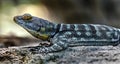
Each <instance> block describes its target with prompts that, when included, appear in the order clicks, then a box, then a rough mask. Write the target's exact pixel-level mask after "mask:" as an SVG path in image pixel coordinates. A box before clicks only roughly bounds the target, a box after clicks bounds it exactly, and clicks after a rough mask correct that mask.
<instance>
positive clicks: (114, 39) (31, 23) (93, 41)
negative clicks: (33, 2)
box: [14, 14, 120, 53]
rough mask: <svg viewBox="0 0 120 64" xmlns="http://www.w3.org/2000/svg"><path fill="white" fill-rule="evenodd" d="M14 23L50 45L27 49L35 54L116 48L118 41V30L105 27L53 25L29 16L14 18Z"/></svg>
mask: <svg viewBox="0 0 120 64" xmlns="http://www.w3.org/2000/svg"><path fill="white" fill-rule="evenodd" d="M14 21H15V22H16V23H17V24H18V25H20V26H22V27H23V28H24V29H26V30H27V31H28V32H29V33H30V34H32V35H33V36H34V37H36V38H39V39H41V40H44V41H49V42H50V43H52V45H51V46H48V47H46V46H35V47H28V48H29V49H30V50H31V51H34V52H35V53H48V52H57V51H61V50H65V49H66V48H68V47H74V46H108V45H113V46H116V45H118V44H119V40H120V38H119V37H120V36H119V34H120V29H118V28H114V27H111V26H106V25H99V24H55V23H52V22H49V21H47V20H44V19H41V18H38V17H35V16H32V15H30V14H24V15H21V16H15V17H14Z"/></svg>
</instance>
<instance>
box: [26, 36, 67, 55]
mask: <svg viewBox="0 0 120 64" xmlns="http://www.w3.org/2000/svg"><path fill="white" fill-rule="evenodd" d="M51 42H52V43H53V45H51V46H48V47H46V46H34V47H26V48H28V49H29V50H30V51H31V52H33V53H35V54H36V53H50V52H57V51H61V50H64V49H66V48H67V47H68V43H67V42H66V41H65V40H64V39H63V38H59V37H57V36H55V37H54V38H53V39H52V41H51Z"/></svg>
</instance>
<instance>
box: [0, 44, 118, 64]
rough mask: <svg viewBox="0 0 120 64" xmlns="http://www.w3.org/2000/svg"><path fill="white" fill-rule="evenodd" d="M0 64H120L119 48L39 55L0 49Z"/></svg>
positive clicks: (80, 48)
mask: <svg viewBox="0 0 120 64" xmlns="http://www.w3.org/2000/svg"><path fill="white" fill-rule="evenodd" d="M0 64H120V46H119V45H118V46H77V47H69V48H68V49H66V50H63V51H59V52H53V53H40V54H32V53H31V52H30V51H28V50H26V49H24V48H22V47H14V48H1V49H0Z"/></svg>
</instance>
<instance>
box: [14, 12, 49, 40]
mask: <svg viewBox="0 0 120 64" xmlns="http://www.w3.org/2000/svg"><path fill="white" fill-rule="evenodd" d="M14 21H15V23H17V24H18V25H20V26H21V27H23V28H24V29H26V30H27V31H28V32H29V33H31V34H32V35H33V36H35V37H38V36H39V37H40V38H41V36H42V37H44V38H47V37H48V36H46V34H45V35H43V34H41V32H43V33H45V27H46V26H47V25H49V22H48V21H47V20H43V19H41V18H38V17H35V16H32V15H30V14H24V15H20V16H15V17H14Z"/></svg>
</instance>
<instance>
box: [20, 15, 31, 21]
mask: <svg viewBox="0 0 120 64" xmlns="http://www.w3.org/2000/svg"><path fill="white" fill-rule="evenodd" d="M22 18H23V20H30V19H32V16H31V15H30V14H24V15H23V16H22Z"/></svg>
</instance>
